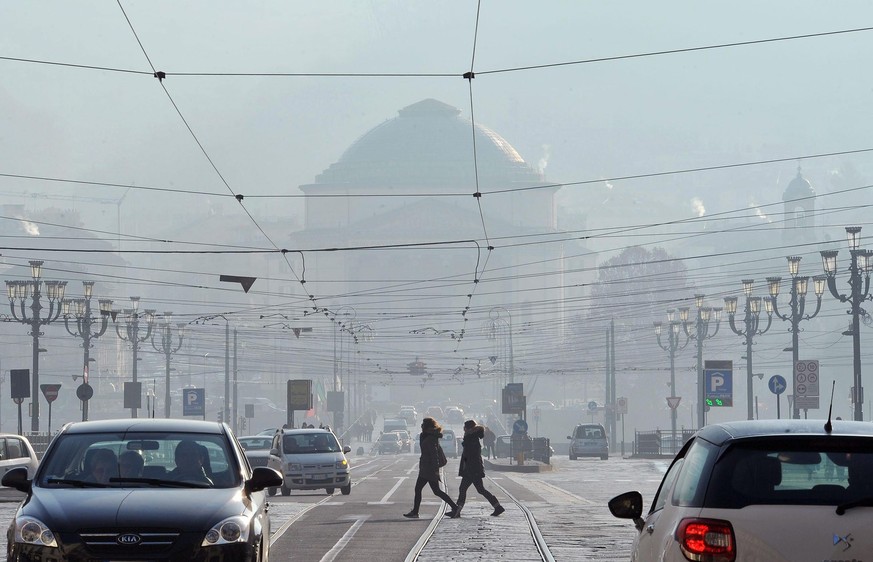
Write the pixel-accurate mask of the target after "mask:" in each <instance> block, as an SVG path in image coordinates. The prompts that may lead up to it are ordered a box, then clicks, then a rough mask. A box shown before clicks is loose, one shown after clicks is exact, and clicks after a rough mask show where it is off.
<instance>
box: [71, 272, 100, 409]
mask: <svg viewBox="0 0 873 562" xmlns="http://www.w3.org/2000/svg"><path fill="white" fill-rule="evenodd" d="M82 285H83V288H84V293H85V298H83V299H72V300H70V299H65V300H64V301H63V313H64V328H65V329H66V330H67V333H68V334H70V335H71V336H75V337H77V338H82V349H84V350H85V361H84V366H83V367H82V384H88V373H89V366H90V361H91V348H92V347H94V344H92V343H91V340H96V339H97V338H99V337H100V336H102V335H103V334H105V333H106V326H107V325H108V324H109V315H110V314H111V313H112V301H111V300H109V299H100V300H99V301H98V302H99V303H100V318H92V317H91V296H92V295H93V292H94V282H93V281H82ZM71 320H72V322H71ZM71 324H73V326H74V327H72V328H71ZM73 378H74V379H75V378H76V375H73ZM82 421H88V400H87V399H86V400H82Z"/></svg>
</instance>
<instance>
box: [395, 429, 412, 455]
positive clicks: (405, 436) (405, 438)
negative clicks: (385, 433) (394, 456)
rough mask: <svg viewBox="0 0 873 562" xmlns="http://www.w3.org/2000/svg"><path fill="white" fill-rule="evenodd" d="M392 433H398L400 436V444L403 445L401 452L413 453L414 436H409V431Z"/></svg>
mask: <svg viewBox="0 0 873 562" xmlns="http://www.w3.org/2000/svg"><path fill="white" fill-rule="evenodd" d="M391 433H396V434H397V435H399V436H400V443H401V447H400V452H401V453H411V452H412V436H411V435H410V434H409V432H408V431H402V430H397V431H392V432H391Z"/></svg>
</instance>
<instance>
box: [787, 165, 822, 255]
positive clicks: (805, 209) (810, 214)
mask: <svg viewBox="0 0 873 562" xmlns="http://www.w3.org/2000/svg"><path fill="white" fill-rule="evenodd" d="M782 201H783V202H784V203H785V229H784V230H783V231H782V239H783V241H784V242H786V243H796V242H805V241H809V242H811V241H814V240H815V239H816V236H815V228H814V227H815V222H814V220H813V219H814V217H815V190H814V189H813V188H812V185H811V184H810V183H809V181H808V180H807V179H806V178H804V177H803V175H802V174H801V173H800V167H798V168H797V176H796V177H795V178H794V179H793V180H791V182H790V183H789V184H788V187H786V188H785V192H784V193H783V194H782Z"/></svg>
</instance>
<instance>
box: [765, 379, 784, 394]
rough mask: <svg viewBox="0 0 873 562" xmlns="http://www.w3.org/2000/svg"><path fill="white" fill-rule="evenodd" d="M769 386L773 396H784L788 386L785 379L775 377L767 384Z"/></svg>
mask: <svg viewBox="0 0 873 562" xmlns="http://www.w3.org/2000/svg"><path fill="white" fill-rule="evenodd" d="M767 386H768V387H770V392H772V393H773V394H782V393H783V392H785V389H786V388H787V386H788V385H787V384H786V383H785V377H783V376H780V375H773V376H772V377H770V380H769V381H768V382H767Z"/></svg>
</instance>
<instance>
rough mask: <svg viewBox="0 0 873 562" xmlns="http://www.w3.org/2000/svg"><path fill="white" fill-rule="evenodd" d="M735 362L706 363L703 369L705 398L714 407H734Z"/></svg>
mask: <svg viewBox="0 0 873 562" xmlns="http://www.w3.org/2000/svg"><path fill="white" fill-rule="evenodd" d="M733 377H734V373H733V361H706V362H705V366H704V369H703V381H704V385H705V387H704V388H705V394H704V398H705V399H706V404H707V405H708V406H712V407H730V406H733V405H734V388H733Z"/></svg>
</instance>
